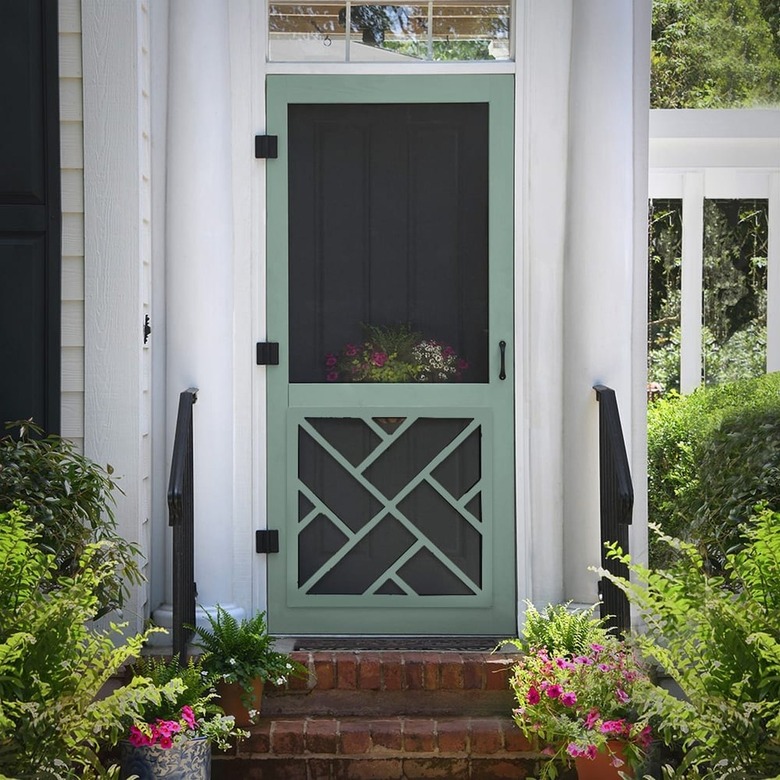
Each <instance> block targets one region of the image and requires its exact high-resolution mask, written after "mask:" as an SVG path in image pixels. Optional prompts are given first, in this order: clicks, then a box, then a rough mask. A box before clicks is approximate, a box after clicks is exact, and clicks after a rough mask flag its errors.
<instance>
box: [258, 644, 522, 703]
mask: <svg viewBox="0 0 780 780" xmlns="http://www.w3.org/2000/svg"><path fill="white" fill-rule="evenodd" d="M292 656H293V657H294V658H295V660H296V661H298V662H299V663H301V664H302V665H303V666H305V667H306V668H307V669H308V671H309V675H308V678H306V679H293V680H290V682H289V683H288V685H287V686H285V687H284V688H274V687H273V686H269V687H268V688H267V689H266V693H265V695H264V696H263V708H262V712H263V715H265V716H272V717H283V716H295V715H332V716H349V715H365V716H368V717H378V716H380V715H425V714H427V715H431V716H445V715H464V714H468V715H475V716H486V715H491V714H496V715H499V714H505V713H507V712H509V711H510V709H511V703H512V694H511V691H510V688H509V675H510V671H511V665H512V662H513V660H514V656H513V655H509V654H493V653H483V652H435V653H434V652H405V651H387V652H381V653H378V652H363V651H355V652H346V651H340V652H322V651H319V652H305V653H302V652H295V653H292Z"/></svg>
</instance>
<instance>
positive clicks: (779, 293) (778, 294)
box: [766, 173, 780, 373]
mask: <svg viewBox="0 0 780 780" xmlns="http://www.w3.org/2000/svg"><path fill="white" fill-rule="evenodd" d="M766 289H767V304H766V305H767V312H766V324H767V327H766V339H767V345H766V346H767V352H766V370H767V372H768V373H770V372H772V371H780V173H772V174H771V175H770V177H769V247H768V249H767V280H766Z"/></svg>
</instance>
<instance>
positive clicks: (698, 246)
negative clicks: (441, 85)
mask: <svg viewBox="0 0 780 780" xmlns="http://www.w3.org/2000/svg"><path fill="white" fill-rule="evenodd" d="M682 206H683V210H682V279H681V281H680V297H681V304H680V333H681V336H680V392H683V393H691V392H693V391H694V390H695V389H696V388H697V387H698V386H699V385H700V384H701V367H702V354H701V324H702V287H703V278H704V246H703V243H702V240H703V238H704V174H703V173H701V172H690V171H689V172H687V173H685V174H684V175H683V198H682Z"/></svg>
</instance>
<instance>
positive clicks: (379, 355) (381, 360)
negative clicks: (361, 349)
mask: <svg viewBox="0 0 780 780" xmlns="http://www.w3.org/2000/svg"><path fill="white" fill-rule="evenodd" d="M371 362H372V363H373V364H374V365H375V366H376V367H377V368H382V366H383V365H384V364H385V363H387V353H385V352H374V354H373V355H371Z"/></svg>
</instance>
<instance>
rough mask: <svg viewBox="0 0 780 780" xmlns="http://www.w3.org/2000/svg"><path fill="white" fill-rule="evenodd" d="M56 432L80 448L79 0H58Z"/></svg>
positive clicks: (81, 162)
mask: <svg viewBox="0 0 780 780" xmlns="http://www.w3.org/2000/svg"><path fill="white" fill-rule="evenodd" d="M59 50H60V52H59V66H60V142H61V152H60V160H61V175H62V291H61V300H62V336H61V344H62V353H61V355H62V393H61V402H60V409H61V414H62V434H63V435H64V436H67V437H68V438H70V439H72V440H73V442H74V444H75V445H76V446H77V447H78V449H79V450H80V451H82V452H83V449H84V150H83V138H84V116H83V99H82V70H81V3H80V1H79V0H60V2H59Z"/></svg>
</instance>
